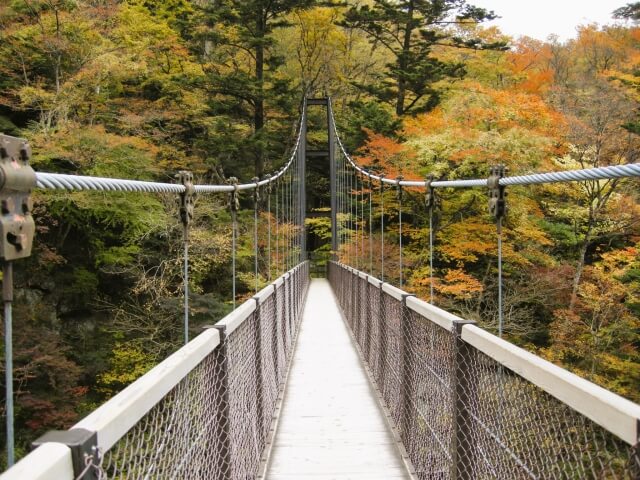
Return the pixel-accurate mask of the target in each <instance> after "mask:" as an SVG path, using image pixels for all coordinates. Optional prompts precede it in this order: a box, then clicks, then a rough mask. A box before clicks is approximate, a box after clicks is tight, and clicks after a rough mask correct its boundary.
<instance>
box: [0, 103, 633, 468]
mask: <svg viewBox="0 0 640 480" xmlns="http://www.w3.org/2000/svg"><path fill="white" fill-rule="evenodd" d="M307 106H320V107H325V108H326V109H327V123H328V143H327V149H326V150H325V151H308V149H307V144H306V130H307ZM338 133H339V132H338V130H337V129H336V127H335V121H334V116H333V112H332V109H331V102H330V100H329V99H326V98H323V99H308V100H307V101H306V102H305V104H304V108H303V109H302V114H301V119H300V122H299V127H298V130H297V137H296V141H295V145H294V147H293V149H292V154H291V156H290V157H289V158H288V161H287V162H286V164H285V165H284V167H283V168H282V169H280V170H279V171H277V172H275V174H273V175H270V176H266V177H265V178H264V179H258V178H254V179H253V180H252V182H251V183H246V184H241V183H238V182H237V180H235V179H232V180H230V182H229V183H228V184H224V185H197V184H194V180H193V176H192V175H191V174H190V173H189V172H182V173H181V174H180V175H179V179H178V180H179V181H178V183H175V184H170V183H157V182H144V181H134V180H121V179H108V178H95V177H83V176H73V175H62V174H52V173H42V172H34V171H33V170H31V168H30V167H29V166H28V160H29V157H30V152H29V147H28V145H27V144H26V143H25V142H24V141H22V140H19V139H14V138H11V137H6V136H1V137H0V142H1V144H0V153H1V155H0V157H2V158H1V159H0V160H1V163H0V172H1V173H2V175H1V176H0V179H1V180H2V185H3V186H2V190H1V192H0V196H2V210H3V217H2V221H1V222H0V227H1V228H2V233H3V238H2V241H1V242H0V256H1V257H2V258H3V260H4V277H3V278H4V281H3V300H4V304H5V309H4V312H5V315H4V321H5V348H6V351H5V359H6V366H7V368H6V375H7V378H6V387H7V392H6V398H7V409H6V411H7V445H8V455H9V462H8V463H9V465H12V464H13V448H12V445H13V443H12V442H13V423H12V422H13V421H12V418H13V403H12V401H13V392H12V385H13V379H12V364H11V361H12V343H11V335H12V302H13V292H12V272H13V264H14V262H15V261H18V260H20V259H21V258H24V257H26V256H28V255H29V254H30V251H31V245H32V241H33V236H34V230H35V229H34V223H33V218H32V217H31V209H32V207H31V203H30V198H29V192H30V190H31V189H32V188H42V189H66V190H83V189H85V190H102V191H142V192H149V193H150V194H152V193H154V192H164V193H169V194H175V195H178V196H179V197H180V199H181V206H180V216H181V221H182V224H183V226H184V254H183V257H184V340H185V345H184V346H183V347H182V348H180V349H179V350H178V351H176V352H175V353H174V354H172V355H171V356H169V357H168V358H167V359H166V360H164V361H163V362H161V363H160V364H158V365H157V366H155V367H154V368H153V369H151V370H150V371H149V372H148V373H146V374H145V375H143V376H142V377H141V378H139V379H138V380H137V381H135V382H134V383H132V384H131V385H130V386H128V387H127V388H126V389H124V390H123V391H122V392H120V393H119V394H117V395H116V396H115V397H113V398H111V399H110V400H109V401H107V402H106V403H105V404H104V405H102V406H100V407H99V408H98V409H96V410H95V411H93V412H92V413H90V414H89V415H88V416H87V417H85V418H84V419H82V420H81V421H80V422H78V423H77V424H76V425H75V426H73V427H72V428H71V429H69V430H66V431H52V432H49V433H47V434H45V435H44V436H43V437H41V438H39V439H38V440H37V441H35V442H34V444H33V447H34V449H33V451H32V452H31V453H30V454H28V455H27V456H26V457H24V458H23V459H22V460H20V461H19V462H18V463H16V464H15V465H13V466H11V468H9V469H8V470H7V471H6V472H5V473H4V474H3V475H2V476H1V477H0V478H2V480H13V479H33V480H40V479H52V480H53V479H55V480H66V479H69V480H71V479H102V478H131V479H133V478H159V479H165V478H176V479H179V478H185V479H225V480H236V479H250V478H252V479H253V478H270V479H273V480H280V479H302V478H311V479H318V480H320V479H372V480H375V479H394V478H415V479H449V478H451V479H490V478H496V479H549V478H553V479H556V478H557V479H578V478H580V479H583V478H591V479H604V478H630V479H638V478H640V452H639V444H638V442H639V439H640V406H639V405H637V404H634V403H632V402H630V401H627V400H625V399H623V398H622V397H620V396H618V395H616V394H614V393H612V392H610V391H608V390H605V389H603V388H601V387H599V386H597V385H595V384H593V383H591V382H588V381H586V380H584V379H582V378H580V377H578V376H576V375H574V374H572V373H570V372H568V371H566V370H564V369H562V368H560V367H558V366H555V365H553V364H551V363H549V362H547V361H545V360H543V359H542V358H540V357H538V356H536V355H534V354H532V353H529V352H527V351H525V350H523V349H521V348H519V347H517V346H515V345H513V344H511V343H509V342H507V341H505V340H504V339H502V338H501V333H502V322H503V320H502V308H501V307H502V305H501V302H502V290H501V288H500V289H499V292H498V295H499V299H498V300H499V303H500V309H499V310H500V313H499V317H500V318H499V332H498V335H493V334H491V333H489V332H487V331H486V330H483V329H482V328H479V327H478V326H477V325H475V323H474V322H473V321H468V320H465V319H463V318H460V317H458V316H456V315H453V314H451V313H449V312H447V311H445V310H442V309H440V308H438V307H437V306H435V305H434V304H433V288H431V297H430V299H429V300H430V301H429V302H427V301H424V300H421V299H419V298H416V297H415V296H414V295H411V294H409V293H407V292H405V291H404V290H403V289H402V288H403V273H402V272H403V261H402V231H401V230H400V235H399V242H400V249H399V259H398V263H399V265H400V269H399V271H400V277H399V280H398V285H392V284H391V283H388V282H387V281H385V266H384V258H385V257H384V247H385V245H384V242H385V235H384V224H383V225H382V226H381V233H382V235H381V245H380V249H381V250H382V256H381V258H380V261H379V262H378V259H374V258H373V254H372V253H371V252H373V248H372V246H371V245H369V248H368V249H367V248H366V246H365V245H364V242H365V236H364V235H363V234H362V233H363V232H362V231H360V232H359V233H360V234H361V235H358V229H364V228H366V226H367V225H368V227H369V229H371V228H372V222H371V214H372V211H371V195H373V194H374V188H373V186H374V184H375V185H379V187H380V192H382V191H383V190H384V188H385V186H386V187H387V188H393V189H396V190H397V192H398V199H399V202H398V205H399V206H398V207H397V208H398V209H399V211H398V212H397V213H398V216H399V228H400V229H401V228H402V190H403V188H406V187H413V188H424V189H425V193H426V199H427V208H428V209H429V213H430V219H431V221H432V213H433V207H434V206H435V204H436V203H437V189H439V188H478V187H480V188H481V187H484V188H488V189H489V193H490V211H491V213H492V214H493V216H494V218H495V219H496V225H497V249H498V275H499V286H500V287H501V284H502V282H501V280H502V279H501V275H502V259H501V258H502V257H501V248H502V235H501V227H502V219H503V217H504V214H505V198H504V191H505V189H506V187H507V186H510V185H531V184H538V183H547V182H573V181H585V180H599V179H611V178H623V177H637V176H640V164H629V165H620V166H611V167H604V168H595V169H587V170H576V171H563V172H550V173H540V174H531V175H524V176H517V177H508V176H505V172H504V169H502V168H500V167H497V168H493V169H492V171H491V176H490V177H489V178H488V179H471V180H440V181H436V180H434V179H433V178H429V179H427V180H426V181H423V182H420V181H407V180H404V179H402V178H396V179H390V178H385V177H384V176H382V175H376V174H374V173H372V172H370V171H369V170H367V169H364V168H362V167H361V166H359V165H357V164H356V163H355V162H354V161H353V159H352V158H351V157H350V156H349V154H348V152H347V151H346V149H345V148H344V146H343V144H342V142H341V140H340V137H339V135H338ZM310 157H326V158H327V159H328V162H329V167H330V171H329V176H330V199H331V213H330V217H331V233H332V237H331V250H332V252H338V251H339V250H340V249H341V247H342V246H344V245H346V244H347V243H348V242H352V241H353V238H352V236H351V234H350V233H348V232H351V231H354V230H355V232H356V233H355V238H356V239H360V240H356V241H357V242H358V241H361V242H362V244H361V247H362V248H361V249H360V250H359V251H360V252H366V251H367V250H368V252H369V255H364V254H361V255H356V256H353V257H349V258H348V259H347V261H346V263H348V264H349V265H347V264H345V263H340V262H339V261H338V259H337V258H335V257H334V258H333V259H332V260H331V261H329V262H328V264H327V269H326V278H310V268H311V267H310V262H309V260H308V259H307V235H306V232H305V217H306V214H307V212H306V182H305V179H306V166H307V158H310ZM365 183H368V184H369V186H370V188H368V189H366V188H365ZM242 192H246V193H249V194H251V195H253V198H254V209H255V212H254V213H255V215H254V231H253V236H254V238H253V240H254V247H255V255H254V256H255V270H256V271H255V273H256V279H257V276H258V275H257V273H258V227H257V224H258V203H259V202H258V197H259V193H260V192H262V195H263V196H264V195H266V202H267V209H268V210H269V214H270V215H269V217H268V218H269V225H268V232H269V233H268V239H269V242H270V241H271V237H272V236H273V234H274V233H275V236H276V238H278V237H279V236H281V235H283V230H284V229H285V228H286V230H287V231H288V232H289V233H291V234H290V235H287V236H286V244H285V245H284V246H280V242H278V243H276V245H273V246H272V245H271V244H269V245H268V250H269V251H271V250H272V247H275V250H276V252H275V258H276V259H278V260H277V262H276V263H277V266H276V267H275V268H276V270H278V275H279V276H278V278H276V279H275V280H273V281H272V282H271V283H270V284H269V285H268V286H267V287H265V288H263V289H261V290H258V284H257V281H256V292H255V295H254V296H253V297H252V298H251V299H249V300H247V301H246V302H244V303H242V304H240V305H238V306H237V308H235V309H234V310H233V311H232V312H231V313H230V314H229V315H227V316H226V317H224V318H223V319H221V320H220V321H218V322H217V323H215V324H212V325H211V326H210V327H207V328H205V329H204V331H203V332H202V333H200V334H199V335H197V336H196V337H195V338H193V339H189V265H190V263H189V228H190V225H191V221H192V218H193V209H194V208H195V207H194V199H195V196H196V195H207V194H224V195H228V197H229V205H230V209H231V212H232V223H233V228H232V237H233V239H232V240H233V247H232V250H233V252H234V255H233V262H234V264H235V251H236V237H237V228H236V224H237V211H238V209H239V195H241V194H242ZM367 197H368V200H369V206H370V207H369V208H368V209H365V208H364V207H363V205H366V203H367ZM381 197H382V196H381ZM382 198H384V197H382ZM272 207H273V208H274V209H275V221H274V222H273V225H272V223H271V217H272V215H271V213H272ZM380 208H381V209H382V213H383V214H382V215H381V218H382V219H384V208H385V207H384V203H382V204H381V205H380ZM367 216H368V217H369V221H368V222H367ZM345 219H346V220H345ZM358 219H359V220H360V221H357V220H358ZM349 222H351V223H350V224H349V225H345V223H347V224H348V223H349ZM432 230H433V229H432V228H430V229H429V231H430V232H431V231H432ZM369 233H370V234H369V236H368V241H369V242H371V241H372V240H371V239H372V235H371V232H369ZM433 242H434V238H433V236H432V234H431V237H430V242H429V243H430V250H431V251H432V250H433ZM269 258H271V255H269ZM374 260H375V261H374ZM374 263H379V264H377V265H376V268H377V272H378V274H377V276H374V275H373V274H372V273H373V264H374ZM431 269H433V258H431ZM271 270H272V268H271V265H269V271H271ZM233 271H234V278H233V292H232V293H233V298H234V301H235V298H236V295H235V293H236V292H235V285H236V283H235V268H234V269H233ZM431 278H433V270H432V274H431ZM387 280H388V279H387Z"/></svg>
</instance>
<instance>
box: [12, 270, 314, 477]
mask: <svg viewBox="0 0 640 480" xmlns="http://www.w3.org/2000/svg"><path fill="white" fill-rule="evenodd" d="M308 286H309V264H308V262H303V263H302V264H300V265H298V266H297V267H295V268H294V269H292V270H291V271H289V272H287V273H285V274H284V275H283V276H282V277H280V278H279V279H278V280H276V281H275V282H274V283H273V284H272V285H270V286H268V287H267V288H265V289H264V290H262V291H261V292H260V293H259V294H257V295H256V296H255V297H254V298H253V299H251V300H249V301H247V302H246V303H245V304H243V305H242V306H240V307H239V308H238V309H236V310H234V312H232V313H231V314H229V315H228V316H227V317H225V318H224V319H223V320H221V321H220V322H218V323H217V324H216V325H215V326H214V327H212V328H215V329H216V330H217V332H218V333H216V332H215V331H209V332H207V333H205V334H202V335H201V336H199V337H196V338H195V339H194V340H192V342H190V343H189V344H187V345H185V347H183V348H182V349H180V350H179V351H178V352H176V353H175V354H174V355H172V356H171V357H169V358H168V359H167V360H165V361H164V362H162V363H160V364H159V365H158V366H156V367H155V368H154V369H153V370H152V371H150V372H149V373H147V374H146V375H144V376H143V377H141V378H140V379H138V380H137V381H136V382H134V383H133V384H132V385H130V386H129V387H127V388H126V389H125V390H124V391H123V392H121V393H120V394H118V395H117V396H116V397H114V398H113V399H111V400H110V401H109V402H107V403H106V404H105V405H103V406H102V407H100V408H99V409H98V410H96V411H95V412H93V413H92V414H90V415H89V416H88V417H86V418H85V419H84V420H82V421H81V422H80V423H78V424H77V425H76V426H74V427H73V428H72V429H71V430H69V431H66V432H53V433H54V434H55V435H54V436H53V437H50V438H49V439H47V440H46V442H53V443H61V444H62V445H71V444H72V443H73V442H69V443H67V442H68V440H67V439H68V438H77V434H78V433H81V432H82V434H83V435H84V433H87V432H88V433H89V434H90V435H89V437H91V436H92V435H93V438H94V441H95V442H96V443H97V445H96V444H95V443H93V444H90V445H89V446H88V447H89V450H85V453H83V454H82V455H84V457H81V458H80V462H81V463H80V464H79V465H78V464H77V462H76V460H77V459H78V458H77V457H76V454H75V453H73V449H72V451H71V457H72V462H73V472H74V473H73V475H72V474H71V473H70V472H68V473H64V474H59V475H58V477H59V479H60V480H69V479H72V478H81V479H88V478H92V479H136V478H158V479H165V478H167V479H169V478H176V479H178V478H180V479H182V478H188V479H198V480H200V479H201V480H205V479H206V480H244V479H250V478H251V479H252V478H256V477H257V476H258V475H259V473H260V472H262V471H263V469H264V467H265V459H266V454H267V453H268V452H267V449H268V448H269V443H270V442H271V441H272V435H273V433H274V428H273V425H274V418H275V414H276V409H277V408H278V400H279V399H280V398H282V396H281V394H282V391H283V389H284V384H285V380H286V373H287V369H288V366H289V363H290V360H291V355H292V351H293V346H294V344H295V339H296V335H297V332H298V326H299V322H300V321H301V313H302V308H303V306H304V300H305V297H306V293H307V289H308ZM95 439H97V440H95ZM50 444H51V443H49V445H50ZM85 446H86V445H85ZM85 446H83V447H82V448H84V447H85ZM40 448H42V447H40ZM88 451H90V452H93V453H91V454H89V453H87V452H88ZM96 452H97V454H96ZM34 453H35V452H34ZM32 455H33V454H32ZM34 458H35V457H34ZM52 461H54V460H53V459H52ZM20 463H21V464H22V465H19V468H22V469H24V468H25V466H26V467H28V468H31V467H30V466H29V456H27V457H25V459H23V460H22V461H21V462H20ZM39 468H40V470H42V471H43V472H46V473H47V474H49V473H50V472H49V470H50V468H49V466H46V465H43V466H42V467H39ZM29 471H31V470H29ZM8 472H9V473H10V472H11V470H9V471H8ZM47 478H49V477H47Z"/></svg>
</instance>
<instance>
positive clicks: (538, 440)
mask: <svg viewBox="0 0 640 480" xmlns="http://www.w3.org/2000/svg"><path fill="white" fill-rule="evenodd" d="M461 350H462V351H463V355H462V361H461V368H460V369H459V372H460V373H459V374H460V375H461V379H460V381H461V391H462V399H461V400H462V405H463V408H464V411H463V412H461V414H460V419H461V424H460V427H459V442H460V444H461V445H462V447H463V448H461V456H464V457H465V458H462V459H461V461H460V462H459V464H460V470H461V475H462V476H463V477H465V478H478V479H483V478H517V479H520V478H522V479H532V478H551V479H555V478H558V479H601V478H612V479H613V478H636V479H637V478H639V477H640V469H638V464H637V461H638V457H637V455H636V456H635V458H634V455H633V454H632V451H631V449H630V448H629V447H628V446H627V445H626V444H625V443H624V442H623V441H621V440H619V439H617V437H615V436H613V435H612V434H610V433H608V432H607V431H606V430H605V429H604V428H602V427H600V426H599V425H597V424H595V423H593V422H592V421H591V420H589V419H588V418H586V417H584V416H583V415H581V414H579V413H578V412H576V411H575V410H573V409H572V408H570V407H569V406H567V405H565V404H564V403H562V402H560V401H559V400H557V399H556V398H555V397H552V396H551V395H549V394H547V393H546V392H544V391H543V390H542V389H540V388H538V387H537V386H535V385H534V384H532V383H530V382H528V381H527V380H524V379H523V378H522V377H520V376H518V375H517V374H515V373H513V372H512V371H511V370H509V369H507V368H506V367H504V366H503V365H501V364H500V363H498V362H496V361H494V360H493V359H491V358H490V357H488V356H487V355H485V354H483V353H482V352H479V351H478V350H476V349H474V348H473V347H470V346H468V345H463V346H462V348H461ZM634 463H635V465H634Z"/></svg>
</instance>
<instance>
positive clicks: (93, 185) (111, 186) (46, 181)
mask: <svg viewBox="0 0 640 480" xmlns="http://www.w3.org/2000/svg"><path fill="white" fill-rule="evenodd" d="M305 119H306V105H305V108H304V109H303V111H302V115H301V116H300V120H299V125H298V134H297V136H296V142H295V144H294V147H293V150H292V153H291V154H290V156H289V159H288V160H287V163H286V164H285V165H284V167H282V168H281V169H280V170H278V172H276V173H275V174H273V175H271V176H267V178H265V179H264V180H260V181H259V182H253V183H243V184H240V185H236V186H233V185H194V189H195V191H196V193H224V192H232V191H233V190H234V189H236V190H253V189H255V188H260V187H263V186H265V185H268V184H270V183H274V182H275V181H277V180H278V179H279V178H280V177H282V176H283V175H284V174H285V173H286V172H287V171H288V170H289V168H291V165H293V163H294V160H295V157H296V154H297V153H298V149H299V147H300V143H301V141H302V131H303V125H304V122H305ZM36 186H37V187H38V188H44V189H49V190H98V191H105V192H108V191H120V192H152V193H182V192H184V190H185V187H184V185H181V184H174V183H162V182H150V181H143V180H126V179H121V178H106V177H92V176H88V175H69V174H64V173H46V172H36Z"/></svg>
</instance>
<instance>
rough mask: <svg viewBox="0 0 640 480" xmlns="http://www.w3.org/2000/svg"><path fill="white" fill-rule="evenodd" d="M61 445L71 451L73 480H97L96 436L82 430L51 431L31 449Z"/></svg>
mask: <svg viewBox="0 0 640 480" xmlns="http://www.w3.org/2000/svg"><path fill="white" fill-rule="evenodd" d="M51 442H53V443H61V444H63V445H66V446H67V447H69V449H70V450H71V463H72V464H73V475H74V478H75V480H97V479H98V478H101V477H99V475H98V472H99V468H100V452H99V450H98V434H97V433H96V432H92V431H90V430H86V429H84V428H73V429H71V430H52V431H50V432H47V433H45V434H44V435H42V436H41V437H40V438H38V439H37V440H36V441H35V442H33V443H32V444H31V447H32V448H33V449H35V448H38V447H39V446H41V445H43V444H45V443H51Z"/></svg>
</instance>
